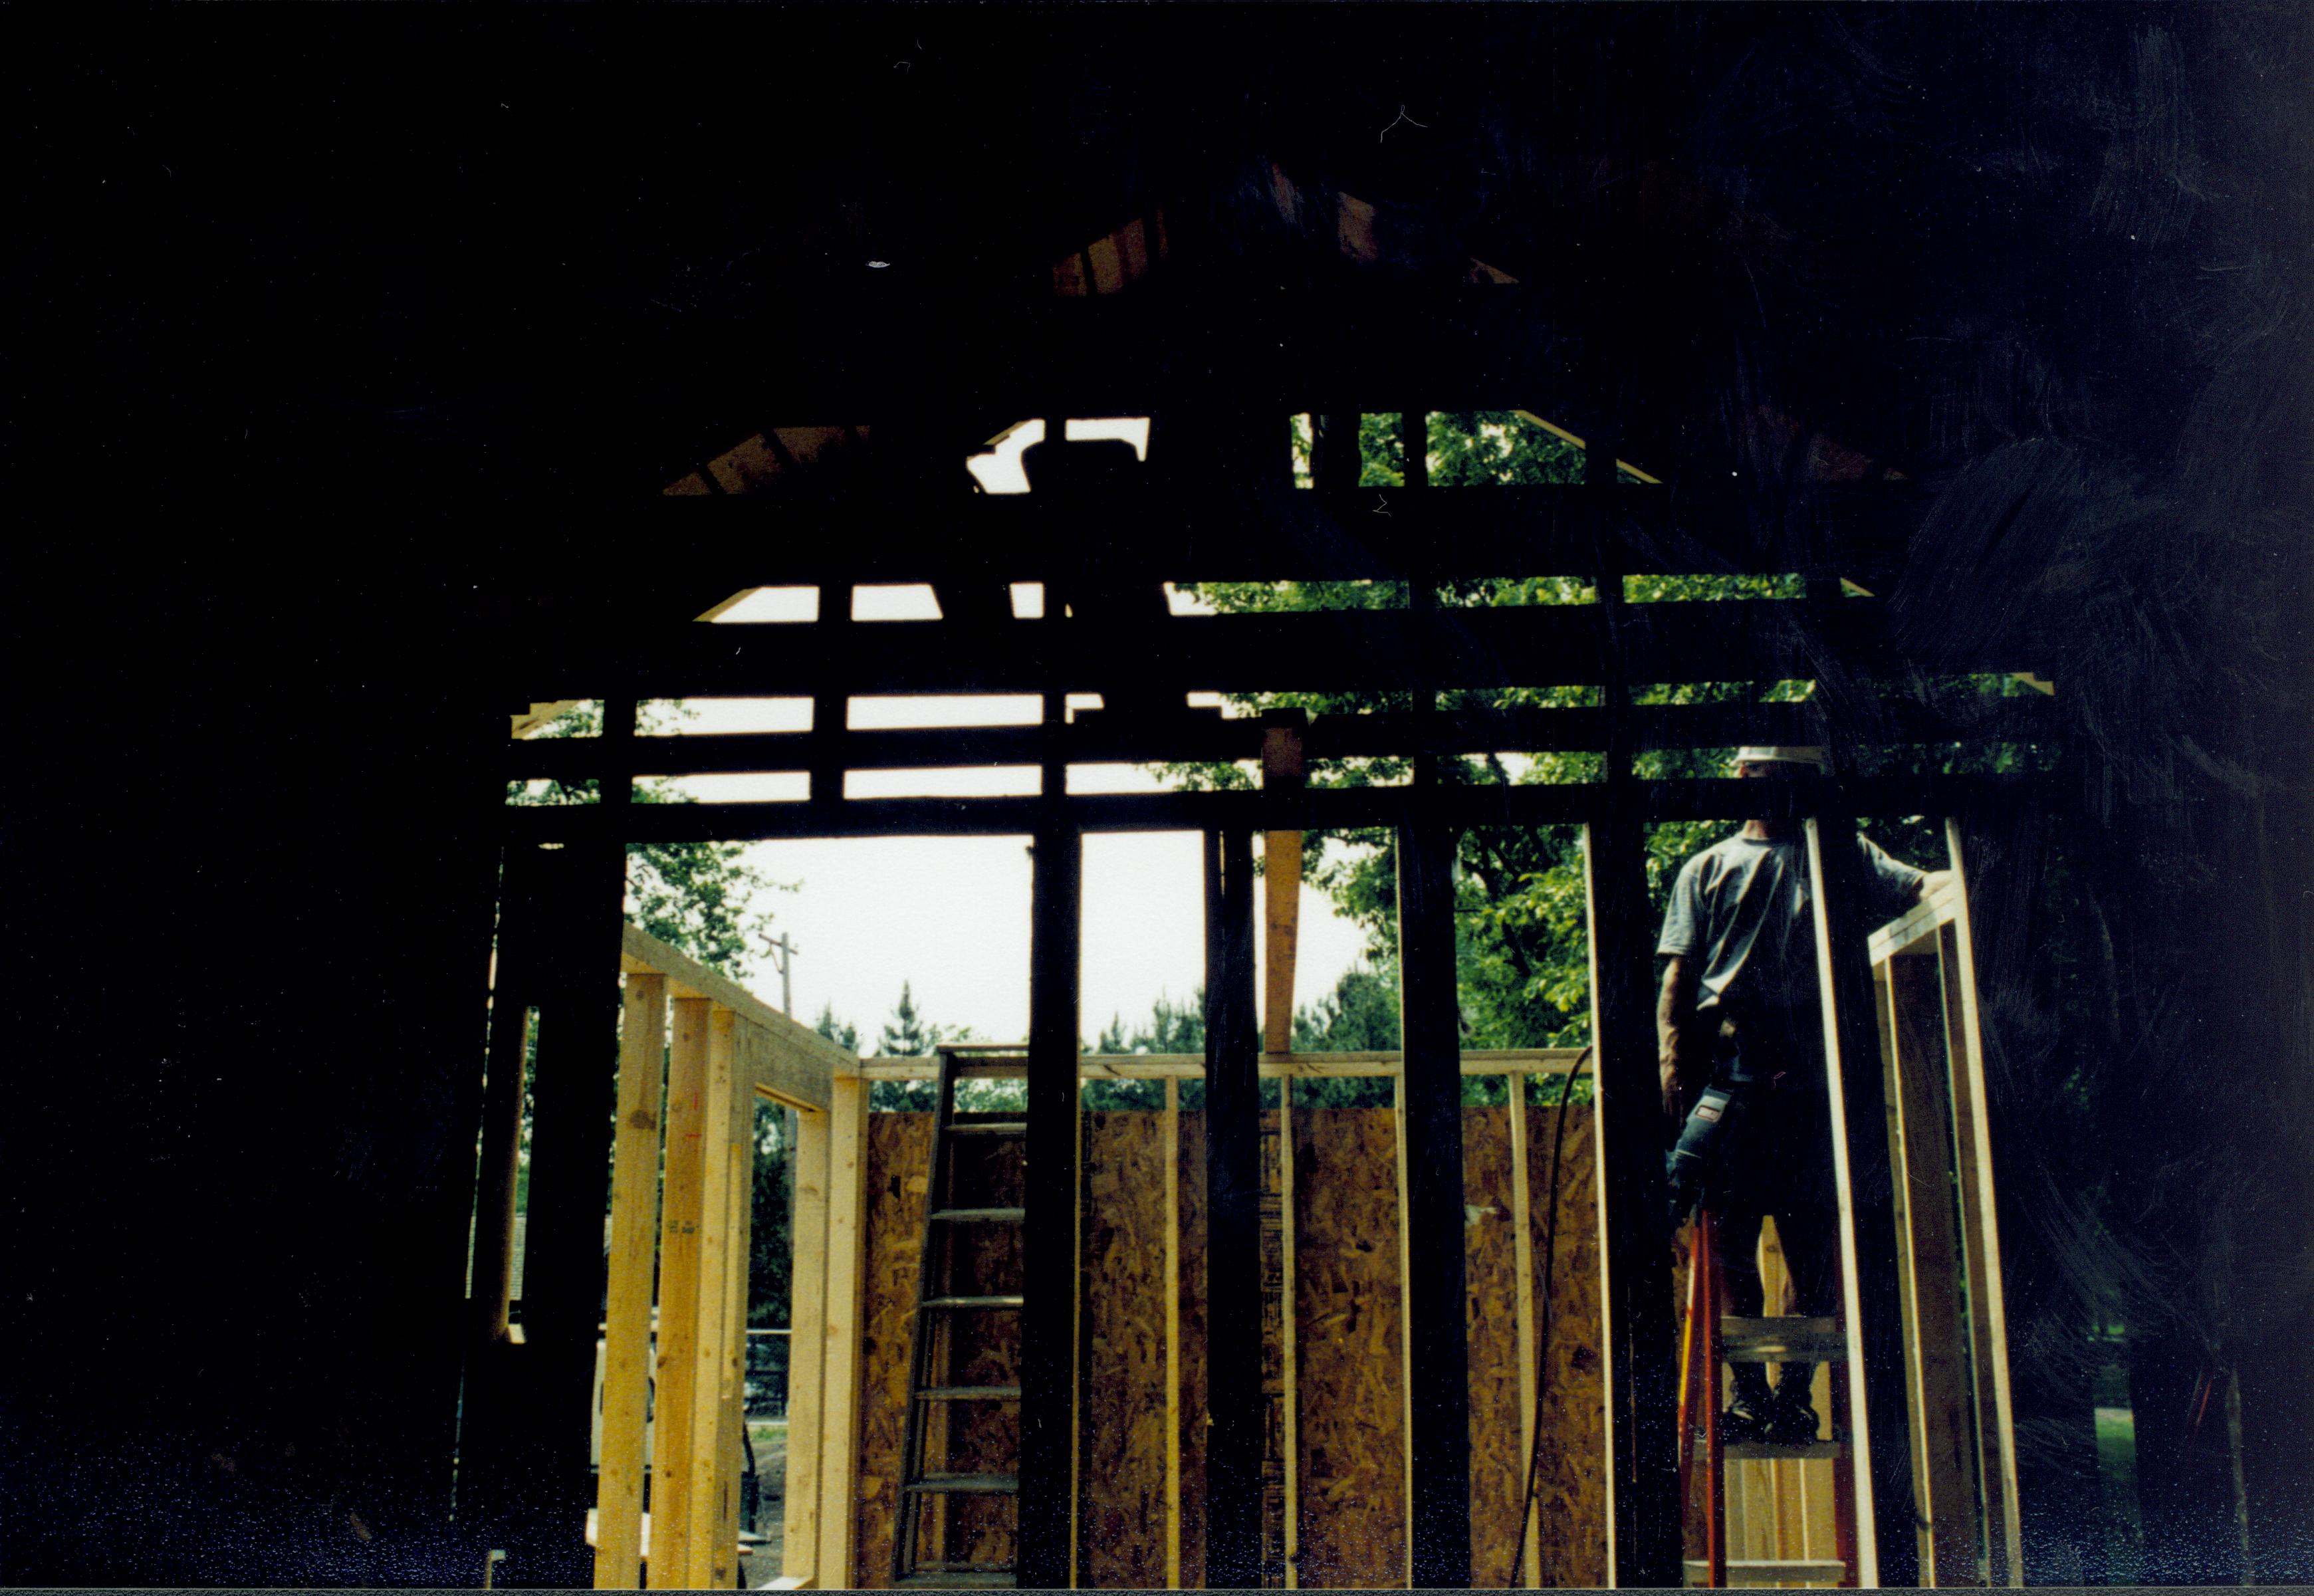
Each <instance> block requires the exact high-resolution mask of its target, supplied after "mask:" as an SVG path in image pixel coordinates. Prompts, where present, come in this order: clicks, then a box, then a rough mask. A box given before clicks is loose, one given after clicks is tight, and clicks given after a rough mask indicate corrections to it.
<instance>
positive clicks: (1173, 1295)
mask: <svg viewBox="0 0 2314 1596" xmlns="http://www.w3.org/2000/svg"><path fill="white" fill-rule="evenodd" d="M1163 1136H1164V1149H1165V1588H1166V1589H1167V1590H1169V1591H1178V1590H1179V1589H1180V1588H1181V1083H1180V1081H1179V1080H1175V1079H1174V1078H1173V1077H1171V1076H1170V1075H1169V1076H1167V1077H1166V1079H1165V1126H1164V1133H1163Z"/></svg>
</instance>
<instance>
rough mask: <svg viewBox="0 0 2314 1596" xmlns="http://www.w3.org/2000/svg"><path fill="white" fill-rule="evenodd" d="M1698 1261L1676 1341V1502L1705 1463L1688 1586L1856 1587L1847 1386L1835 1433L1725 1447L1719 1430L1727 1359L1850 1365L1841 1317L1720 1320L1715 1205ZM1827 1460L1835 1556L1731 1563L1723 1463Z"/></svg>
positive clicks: (1835, 1394) (1706, 1214) (1699, 1233)
mask: <svg viewBox="0 0 2314 1596" xmlns="http://www.w3.org/2000/svg"><path fill="white" fill-rule="evenodd" d="M1694 1247H1695V1253H1694V1257H1693V1258H1692V1260H1691V1262H1690V1264H1689V1266H1688V1272H1687V1318H1686V1324H1685V1327H1683V1331H1682V1333H1681V1336H1680V1359H1679V1436H1680V1454H1679V1500H1680V1504H1681V1512H1682V1513H1683V1514H1684V1513H1685V1512H1687V1511H1688V1509H1689V1507H1690V1506H1691V1503H1692V1501H1693V1497H1692V1495H1691V1493H1692V1491H1693V1488H1694V1480H1695V1468H1694V1465H1696V1464H1697V1463H1701V1464H1702V1465H1703V1473H1702V1480H1703V1556H1700V1557H1690V1558H1688V1559H1687V1560H1686V1570H1687V1583H1689V1584H1690V1585H1701V1586H1706V1587H1709V1588H1712V1589H1720V1588H1724V1587H1727V1586H1729V1585H1780V1584H1790V1583H1800V1582H1806V1583H1811V1584H1818V1583H1832V1584H1836V1585H1840V1586H1842V1587H1851V1586H1854V1585H1855V1584H1856V1583H1857V1559H1856V1481H1855V1478H1854V1477H1853V1475H1852V1474H1851V1472H1850V1470H1849V1468H1847V1467H1846V1466H1845V1463H1846V1459H1847V1457H1848V1455H1849V1452H1848V1435H1849V1428H1848V1382H1847V1381H1846V1380H1842V1379H1840V1378H1838V1377H1837V1375H1835V1377H1834V1378H1833V1380H1832V1381H1831V1382H1830V1383H1831V1387H1832V1422H1831V1426H1830V1427H1831V1431H1832V1433H1831V1435H1830V1437H1829V1438H1826V1439H1819V1440H1815V1441H1809V1442H1788V1443H1787V1442H1766V1441H1745V1442H1729V1441H1727V1439H1726V1438H1725V1437H1724V1436H1722V1435H1721V1433H1720V1429H1719V1415H1720V1409H1721V1407H1722V1405H1723V1404H1722V1395H1723V1389H1724V1388H1723V1385H1722V1380H1721V1376H1722V1371H1723V1370H1724V1368H1725V1366H1726V1365H1727V1363H1730V1362H1742V1363H1776V1362H1809V1363H1815V1364H1817V1365H1819V1366H1822V1365H1825V1364H1835V1365H1836V1364H1841V1363H1845V1362H1847V1361H1848V1337H1847V1336H1846V1335H1845V1334H1844V1333H1843V1331H1842V1330H1841V1325H1840V1321H1839V1320H1838V1319H1836V1318H1735V1317H1733V1316H1730V1317H1727V1318H1722V1317H1721V1315H1720V1311H1719V1226H1718V1220H1717V1218H1716V1216H1715V1215H1714V1214H1713V1213H1712V1212H1711V1211H1710V1210H1709V1208H1706V1209H1703V1210H1701V1211H1700V1212H1698V1214H1697V1215H1696V1221H1695V1235H1694ZM1730 1458H1736V1459H1833V1470H1832V1495H1833V1553H1834V1555H1833V1556H1832V1557H1828V1558H1806V1557H1802V1558H1788V1557H1735V1558H1731V1557H1729V1556H1728V1555H1727V1459H1730Z"/></svg>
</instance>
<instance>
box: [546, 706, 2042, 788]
mask: <svg viewBox="0 0 2314 1596" xmlns="http://www.w3.org/2000/svg"><path fill="white" fill-rule="evenodd" d="M1876 708H1877V710H1878V711H1879V714H1880V717H1881V721H1882V724H1881V725H1879V726H1877V727H1870V728H1864V729H1865V733H1866V735H1863V736H1858V737H1857V738H1856V740H1859V741H1864V742H1873V741H1886V742H1889V743H1949V742H1959V741H1964V740H1967V741H1976V742H2032V741H2035V740H2045V739H2050V738H2053V737H2054V736H2057V735H2058V733H2059V729H2060V728H2059V725H2058V721H2057V717H2056V714H2055V712H2054V711H2055V705H2054V703H2053V701H2051V700H2049V699H2047V698H2044V697H2041V696H2039V695H2037V694H2036V695H2035V696H2034V697H2032V698H2014V699H2002V700H2000V701H1997V703H1996V704H1994V705H1992V706H1988V712H1987V713H1986V714H1985V715H1983V716H1982V717H1974V716H1972V717H1969V718H1967V719H1963V718H1961V717H1958V716H1951V715H1945V714H1940V713H1939V712H1938V711H1937V710H1933V709H1930V708H1928V707H1926V706H1923V705H1921V704H1917V703H1912V702H1909V701H1901V700H1898V701H1884V702H1882V703H1880V704H1878V705H1877V706H1876ZM1630 717H1631V722H1632V731H1633V734H1634V741H1635V745H1636V746H1638V748H1641V749H1648V748H1732V747H1737V746H1741V745H1744V744H1746V743H1773V744H1785V745H1791V744H1807V743H1822V742H1823V741H1824V737H1825V730H1824V707H1823V705H1821V704H1819V703H1816V702H1815V701H1793V702H1780V703H1710V704H1643V705H1639V706H1637V707H1635V708H1634V709H1632V710H1631V711H1630ZM1851 735H1852V736H1853V735H1854V734H1851ZM1302 736H1303V747H1302V753H1303V758H1304V759H1305V760H1312V759H1314V760H1329V759H1371V758H1375V757H1378V756H1382V755H1388V754H1400V755H1403V754H1424V753H1428V754H1488V753H1503V752H1514V751H1515V752H1519V753H1534V754H1540V753H1547V752H1556V751H1561V750H1584V749H1599V748H1604V747H1605V746H1606V745H1607V717H1606V711H1605V710H1600V709H1595V708H1591V709H1585V708H1576V709H1512V710H1461V711H1438V712H1434V713H1431V714H1427V715H1425V714H1421V713H1419V712H1405V711H1393V710H1384V711H1381V712H1378V713H1374V714H1371V715H1321V716H1319V717H1317V718H1316V719H1312V721H1311V722H1310V725H1309V727H1308V728H1307V729H1306V730H1305V731H1304V732H1303V734H1302ZM1263 737H1264V733H1263V729H1262V724H1261V721H1260V720H1259V719H1257V718H1253V717H1246V718H1242V719H1224V718H1223V717H1221V716H1219V715H1214V714H1210V713H1207V714H1198V715H1184V716H1183V717H1181V718H1180V719H1174V720H1160V719H1126V718H1124V717H1121V716H1112V715H1110V714H1108V713H1107V712H1104V711H1086V710H1079V711H1078V715H1077V719H1075V720H1074V721H1073V722H1071V723H1068V724H1064V725H1061V726H1056V727H1047V726H990V727H955V728H952V729H951V728H936V729H924V730H905V731H848V730H847V731H843V732H839V733H838V734H836V736H835V737H834V738H833V739H832V741H833V744H834V751H835V758H836V760H837V761H838V762H840V763H841V765H842V767H843V769H846V770H855V771H872V770H919V769H937V768H941V767H943V766H954V765H991V764H1020V765H1029V764H1037V763H1041V762H1043V761H1044V760H1046V759H1047V758H1049V757H1052V756H1053V755H1054V753H1055V750H1057V751H1058V756H1059V758H1060V759H1061V761H1062V762H1063V763H1070V764H1102V763H1134V764H1142V763H1174V762H1181V763H1188V762H1194V761H1213V762H1221V761H1233V760H1240V759H1255V758H1259V757H1260V755H1261V753H1262V748H1263ZM624 746H625V747H626V748H627V749H629V750H631V761H630V763H631V764H632V766H633V773H634V774H636V775H648V776H687V775H706V774H720V773H738V772H765V771H800V770H805V769H807V768H808V767H809V765H810V764H811V763H812V762H813V760H814V759H815V757H816V756H817V751H818V745H817V739H816V737H815V734H813V733H811V732H808V731H796V732H729V733H708V734H700V735H693V736H652V737H636V738H634V739H632V740H631V743H629V744H627V745H624ZM612 757H614V754H613V750H612V749H611V748H610V747H608V746H606V745H605V744H604V742H603V741H602V739H600V738H596V737H543V738H517V739H515V740H513V741H511V742H509V743H508V745H507V751H506V762H505V764H504V766H503V769H504V773H505V775H506V777H507V779H508V780H515V781H521V780H537V779H546V778H552V779H555V780H564V781H577V780H587V779H588V778H591V777H595V776H598V775H600V774H602V773H603V770H604V766H605V763H606V761H608V760H609V759H611V758H612Z"/></svg>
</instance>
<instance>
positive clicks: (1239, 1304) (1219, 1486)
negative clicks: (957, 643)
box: [1206, 831, 1263, 1588]
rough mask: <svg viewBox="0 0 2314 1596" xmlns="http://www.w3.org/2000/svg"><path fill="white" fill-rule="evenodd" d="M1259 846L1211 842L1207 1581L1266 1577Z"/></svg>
mask: <svg viewBox="0 0 2314 1596" xmlns="http://www.w3.org/2000/svg"><path fill="white" fill-rule="evenodd" d="M1258 1045H1259V1040H1258V1031H1257V1025H1256V1018H1255V1014H1254V1002H1253V847H1252V842H1251V840H1250V837H1249V836H1248V835H1247V833H1244V832H1242V831H1223V832H1213V833H1207V834H1206V1418H1207V1428H1206V1584H1207V1585H1208V1586H1211V1587H1215V1588H1220V1587H1224V1586H1252V1585H1258V1584H1259V1583H1261V1538H1262V1526H1261V1517H1262V1512H1261V1452H1262V1427H1263V1424H1262V1393H1261V1376H1262V1370H1261V1362H1262V1357H1261V1334H1262V1332H1261V1092H1260V1086H1259V1075H1258V1074H1257V1072H1256V1067H1255V1059H1256V1054H1257V1048H1258Z"/></svg>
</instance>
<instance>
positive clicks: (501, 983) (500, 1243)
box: [467, 844, 541, 1465]
mask: <svg viewBox="0 0 2314 1596" xmlns="http://www.w3.org/2000/svg"><path fill="white" fill-rule="evenodd" d="M536 854H537V850H536V849H535V848H530V847H525V846H523V845H520V844H510V845H509V846H508V849H507V851H506V874H505V877H504V878H503V882H502V885H501V886H500V889H499V939H498V955H497V960H496V966H495V969H494V971H493V974H494V976H495V979H494V980H493V982H492V983H491V987H490V1057H489V1065H488V1078H487V1079H486V1080H484V1082H483V1085H482V1152H481V1171H480V1177H479V1185H478V1189H477V1191H476V1193H475V1200H474V1253H473V1259H474V1261H473V1277H472V1280H471V1282H470V1283H469V1285H468V1287H467V1291H468V1293H469V1304H470V1311H471V1313H472V1315H473V1324H472V1329H473V1345H474V1347H475V1350H476V1352H477V1353H480V1352H481V1350H482V1349H483V1348H486V1347H488V1346H489V1345H491V1344H492V1343H496V1342H502V1341H504V1340H505V1339H506V1336H507V1304H508V1294H509V1292H510V1291H511V1289H512V1286H513V1282H514V1220H515V1191H516V1186H517V1182H518V1180H519V1178H520V1172H521V1168H522V1099H523V1091H524V1084H525V1080H526V1076H527V1075H528V1072H529V1054H530V1037H531V999H532V995H533V994H532V991H531V987H532V985H533V982H532V979H531V974H530V971H529V968H528V966H529V965H530V964H531V962H532V957H533V950H532V948H531V947H530V943H531V941H532V939H534V938H535V937H537V936H538V935H539V934H540V932H541V928H540V927H539V925H538V923H537V910H536V905H535V904H534V903H533V902H532V896H533V893H534V884H533V881H532V875H533V865H532V861H533V860H534V858H535V856H536ZM472 1383H473V1382H472V1380H471V1377H470V1380H469V1384H470V1386H471V1385H472ZM471 1401H472V1397H471V1396H470V1397H469V1402H470V1403H471ZM467 1461H468V1463H469V1464H470V1465H471V1464H472V1463H473V1461H474V1458H473V1453H472V1451H469V1453H468V1457H467Z"/></svg>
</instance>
